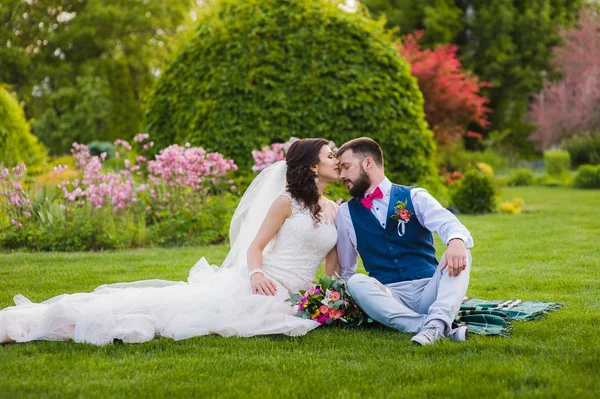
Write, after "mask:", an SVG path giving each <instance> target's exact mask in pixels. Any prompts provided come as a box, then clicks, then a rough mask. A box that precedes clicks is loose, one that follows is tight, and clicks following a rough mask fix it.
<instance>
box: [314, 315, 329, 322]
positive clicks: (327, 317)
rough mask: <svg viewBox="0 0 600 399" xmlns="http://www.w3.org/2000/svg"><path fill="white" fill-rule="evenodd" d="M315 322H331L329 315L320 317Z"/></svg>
mask: <svg viewBox="0 0 600 399" xmlns="http://www.w3.org/2000/svg"><path fill="white" fill-rule="evenodd" d="M315 320H316V321H318V322H319V323H321V324H325V323H327V320H329V315H328V314H322V315H319V316H318V317H317V318H316V319H315Z"/></svg>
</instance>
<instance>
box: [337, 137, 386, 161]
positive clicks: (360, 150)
mask: <svg viewBox="0 0 600 399" xmlns="http://www.w3.org/2000/svg"><path fill="white" fill-rule="evenodd" d="M348 150H352V153H353V154H356V155H359V156H362V157H363V159H364V158H366V157H371V158H373V161H375V163H376V164H377V165H378V166H380V167H382V166H383V151H381V147H380V146H379V144H377V142H376V141H375V140H373V139H371V138H368V137H359V138H357V139H354V140H350V141H348V142H347V143H344V145H342V146H341V147H340V148H339V150H338V151H337V157H338V158H339V157H340V156H341V155H342V154H343V153H344V152H346V151H348Z"/></svg>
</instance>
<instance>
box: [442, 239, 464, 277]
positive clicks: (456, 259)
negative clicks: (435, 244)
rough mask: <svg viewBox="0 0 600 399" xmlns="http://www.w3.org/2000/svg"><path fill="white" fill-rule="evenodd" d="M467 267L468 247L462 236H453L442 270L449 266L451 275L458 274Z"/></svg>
mask: <svg viewBox="0 0 600 399" xmlns="http://www.w3.org/2000/svg"><path fill="white" fill-rule="evenodd" d="M466 267H467V249H466V248H465V243H464V242H463V240H461V239H460V238H453V239H452V240H450V242H449V243H448V249H447V250H446V254H445V255H444V261H443V262H442V267H441V270H444V269H446V268H448V275H449V276H450V277H454V276H458V275H459V274H460V273H461V272H462V271H463V270H465V268H466Z"/></svg>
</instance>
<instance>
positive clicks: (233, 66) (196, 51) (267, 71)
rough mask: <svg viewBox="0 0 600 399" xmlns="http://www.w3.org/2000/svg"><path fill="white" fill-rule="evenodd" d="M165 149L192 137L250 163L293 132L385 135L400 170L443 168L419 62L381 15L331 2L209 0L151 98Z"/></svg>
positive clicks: (151, 120) (338, 137) (392, 165)
mask: <svg viewBox="0 0 600 399" xmlns="http://www.w3.org/2000/svg"><path fill="white" fill-rule="evenodd" d="M146 127H147V131H148V133H150V134H151V136H152V138H153V139H154V140H155V141H157V143H158V145H159V148H160V147H164V146H167V145H169V144H172V143H180V144H181V143H184V142H190V143H192V144H194V145H201V146H203V147H205V148H206V149H207V150H209V151H220V152H222V153H223V154H224V155H225V156H227V157H232V158H233V159H235V161H236V163H238V165H240V166H242V167H244V168H247V167H249V166H250V164H251V163H252V157H251V153H250V152H251V151H252V150H253V149H258V148H260V147H261V146H263V145H265V144H270V143H272V142H276V141H279V142H285V141H287V140H288V139H289V138H290V137H292V136H295V137H299V138H303V137H324V138H327V139H331V140H333V141H334V142H335V143H336V144H337V145H341V144H342V143H343V142H345V141H346V140H349V139H352V138H356V137H360V136H369V137H372V138H373V139H375V140H377V141H378V142H379V143H380V144H381V146H382V147H383V150H384V153H385V155H386V165H387V166H388V168H389V169H390V171H391V172H396V173H399V175H397V176H400V177H401V178H402V179H405V180H404V181H406V182H414V181H416V180H417V179H419V178H421V177H423V176H426V175H428V174H429V173H430V172H431V170H432V157H433V152H434V143H433V138H432V134H431V132H430V131H429V130H428V128H427V125H426V123H425V119H424V113H423V98H422V95H421V93H420V91H419V88H418V85H417V82H416V80H415V79H414V78H413V77H412V76H411V75H410V67H409V65H408V64H407V63H406V62H405V61H404V60H402V59H401V58H399V56H398V54H397V51H396V49H395V48H394V46H393V43H392V41H391V38H390V36H389V34H388V33H386V32H385V31H384V29H383V26H382V24H381V23H379V22H375V21H373V20H370V19H368V18H367V17H366V16H364V15H362V14H360V13H356V14H351V13H346V12H345V11H343V10H341V9H339V8H338V7H337V6H336V4H335V2H332V1H330V0H246V1H239V0H221V1H211V2H208V4H207V6H206V7H205V8H204V10H203V11H202V12H201V15H200V16H199V18H198V27H197V30H196V32H195V35H194V36H193V37H191V38H190V40H189V41H188V42H187V43H186V44H185V45H184V46H183V47H182V48H181V49H180V51H179V53H178V55H177V56H176V57H175V59H174V60H173V62H172V63H171V64H170V66H169V67H168V68H167V69H166V70H165V71H164V72H163V74H162V76H161V78H160V79H159V81H158V83H157V85H156V87H155V88H154V90H153V93H152V94H151V96H150V98H149V103H148V108H147V111H146Z"/></svg>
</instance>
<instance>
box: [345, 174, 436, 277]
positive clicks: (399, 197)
mask: <svg viewBox="0 0 600 399" xmlns="http://www.w3.org/2000/svg"><path fill="white" fill-rule="evenodd" d="M411 188H412V187H406V186H399V185H397V184H393V185H392V191H391V195H390V205H389V207H388V210H387V215H388V219H387V222H386V227H385V229H384V228H383V226H382V225H381V224H380V223H379V220H377V217H375V215H374V214H373V213H372V212H371V210H369V209H367V208H365V207H364V206H363V205H362V204H361V203H360V199H359V198H352V199H351V200H350V201H348V210H349V211H350V217H351V218H352V224H353V225H354V231H355V232H356V244H357V250H358V253H359V254H360V257H361V259H362V261H363V264H364V265H365V269H366V270H367V272H369V276H371V277H375V278H376V279H377V280H379V281H380V282H381V283H383V284H389V283H396V282H399V281H408V280H417V279H421V278H428V277H431V276H433V273H435V269H436V268H437V265H438V261H437V259H436V257H435V247H434V246H433V235H432V234H431V232H430V231H429V230H427V229H426V228H424V227H423V226H421V223H419V221H418V220H417V217H416V215H415V214H414V207H413V204H412V200H411V198H410V190H411ZM398 201H407V203H406V209H407V210H409V211H412V212H413V215H412V217H411V219H410V221H409V222H408V223H406V225H405V233H404V235H403V236H402V237H400V236H399V235H398V223H399V222H398V221H397V220H394V219H391V218H390V216H392V215H393V214H394V207H395V206H396V202H398Z"/></svg>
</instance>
